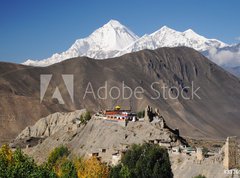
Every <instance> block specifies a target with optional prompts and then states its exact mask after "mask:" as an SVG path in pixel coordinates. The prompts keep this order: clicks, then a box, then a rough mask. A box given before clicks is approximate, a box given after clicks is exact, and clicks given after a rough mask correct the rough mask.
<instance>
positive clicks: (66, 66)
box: [0, 47, 240, 138]
mask: <svg viewBox="0 0 240 178" xmlns="http://www.w3.org/2000/svg"><path fill="white" fill-rule="evenodd" d="M14 66H15V67H14V69H18V68H19V65H17V64H16V65H14ZM20 66H21V67H22V68H24V70H16V72H12V73H8V74H7V75H4V76H3V77H1V80H0V93H1V95H2V96H4V97H3V98H1V100H0V108H1V113H2V114H4V115H7V114H9V113H11V114H12V115H13V116H14V120H13V123H8V122H7V121H6V122H7V123H5V122H4V124H5V125H4V127H3V128H4V130H3V129H2V130H1V132H3V133H1V134H2V135H5V136H6V135H7V136H11V137H13V136H16V134H17V133H18V132H19V131H21V130H22V129H24V128H25V127H26V126H28V125H31V124H33V123H35V122H36V121H37V120H38V119H39V118H41V117H45V116H46V115H48V114H50V113H54V112H58V111H73V110H77V109H82V108H86V109H88V110H93V109H94V111H97V110H100V109H111V108H113V107H114V106H115V105H116V104H118V105H121V106H122V108H126V109H129V107H130V106H131V108H132V109H133V110H134V111H141V110H142V109H144V108H145V107H146V105H151V106H152V107H156V108H159V109H160V112H161V113H162V115H163V116H164V118H165V119H166V122H167V124H168V125H169V126H170V127H172V128H179V130H180V132H181V135H183V136H192V137H198V138H199V137H201V138H204V137H210V136H211V137H213V138H216V137H217V138H223V137H226V136H228V135H239V128H238V125H239V124H240V123H239V122H240V121H239V117H238V116H239V109H238V107H239V105H240V103H239V102H240V91H239V87H240V82H239V79H238V78H236V77H234V76H233V75H231V74H230V73H228V72H227V71H225V70H224V69H222V68H221V67H219V66H217V65H216V64H215V63H213V62H211V61H210V60H208V59H207V58H205V57H204V56H203V55H202V54H200V53H199V52H197V51H196V50H193V49H191V48H187V47H175V48H168V47H164V48H159V49H157V50H142V51H138V52H133V53H130V54H125V55H123V56H120V57H117V58H110V59H106V60H95V59H91V58H88V57H77V58H73V59H69V60H65V61H63V62H61V63H56V64H54V65H51V66H48V67H29V66H22V65H20ZM1 67H2V69H1V72H2V71H3V73H4V71H6V70H8V69H7V68H10V67H9V66H8V67H7V66H5V65H1ZM41 74H51V75H53V80H52V82H50V85H49V87H48V90H47V92H46V94H45V96H44V99H43V101H42V103H40V101H39V91H40V88H39V85H40V75H41ZM61 74H72V75H74V81H75V82H74V91H76V93H75V95H74V96H75V97H74V103H72V101H71V98H70V97H69V95H68V91H67V90H66V87H65V84H64V83H63V79H62V76H61ZM106 81H107V82H108V87H112V86H116V87H121V86H122V81H124V84H125V85H126V86H128V87H130V88H132V89H134V88H136V87H138V86H141V87H143V88H144V94H143V95H142V96H143V99H142V100H138V99H134V98H131V99H128V100H124V99H122V98H120V99H116V100H115V99H111V98H110V97H108V98H107V99H106V100H103V99H100V98H97V99H96V98H94V97H93V96H92V95H87V97H86V98H85V99H83V98H84V93H85V91H86V88H87V85H88V83H89V82H91V83H92V86H93V89H94V91H95V92H96V90H97V89H98V88H99V87H102V86H104V84H105V82H106ZM192 81H193V82H194V85H195V86H196V87H198V86H200V87H201V90H200V93H199V94H200V96H201V100H198V99H197V98H195V99H193V100H184V99H183V98H178V99H176V100H165V99H163V98H160V99H157V100H153V99H151V97H152V96H153V97H156V95H157V94H156V92H154V91H153V90H152V89H151V87H150V86H151V84H152V83H154V82H158V83H159V85H158V86H157V88H156V89H157V90H158V89H160V88H159V87H161V86H163V85H166V86H168V87H177V88H178V89H182V88H183V87H184V86H189V85H191V82H192ZM56 86H57V87H58V88H59V90H60V92H61V94H62V95H63V99H64V101H65V104H64V105H61V104H59V103H58V102H56V100H54V99H52V94H53V91H54V89H55V88H56ZM160 93H161V94H162V91H160ZM184 93H185V94H186V95H187V96H189V95H190V94H191V91H190V90H185V91H184ZM126 94H127V93H126ZM173 94H174V92H173ZM33 106H34V107H33ZM209 110H211V112H209ZM19 111H21V112H19ZM29 113H30V114H29ZM238 123H239V124H238ZM11 129H12V130H11ZM1 138H3V137H1Z"/></svg>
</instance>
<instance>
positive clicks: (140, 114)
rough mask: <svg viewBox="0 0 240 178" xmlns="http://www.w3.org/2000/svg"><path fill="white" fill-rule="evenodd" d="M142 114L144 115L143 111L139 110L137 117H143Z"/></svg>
mask: <svg viewBox="0 0 240 178" xmlns="http://www.w3.org/2000/svg"><path fill="white" fill-rule="evenodd" d="M144 116H145V111H140V112H138V113H137V117H138V118H144Z"/></svg>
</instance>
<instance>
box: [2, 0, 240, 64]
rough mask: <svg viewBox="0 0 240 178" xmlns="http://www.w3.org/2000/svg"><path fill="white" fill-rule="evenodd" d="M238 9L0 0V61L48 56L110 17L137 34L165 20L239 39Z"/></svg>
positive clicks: (154, 1) (218, 4) (228, 5)
mask: <svg viewBox="0 0 240 178" xmlns="http://www.w3.org/2000/svg"><path fill="white" fill-rule="evenodd" d="M239 8H240V1H239V0H231V1H210V0H175V1H173V0H172V1H170V0H169V1H161V0H118V1H114V0H112V1H110V0H109V1H106V0H101V1H97V0H96V1H90V0H88V1H87V0H86V1H83V0H78V1H77V0H68V1H67V0H34V1H33V0H1V2H0V61H9V62H16V63H21V62H23V61H25V60H26V59H29V58H30V59H43V58H47V57H50V56H51V55H52V54H53V53H56V52H62V51H64V50H66V49H68V48H69V47H70V46H71V44H73V42H74V41H75V40H76V39H78V38H83V37H86V36H88V35H89V34H90V33H92V32H93V31H94V30H95V29H97V28H99V27H101V26H102V25H103V24H105V23H107V22H108V21H109V20H110V19H116V20H118V21H120V22H121V23H122V24H124V25H125V26H127V27H129V28H130V29H131V30H132V31H133V32H134V33H136V34H137V35H139V36H141V35H143V34H145V33H148V34H149V33H152V32H154V31H155V30H158V29H159V28H160V27H161V26H163V25H167V26H168V27H171V28H173V29H175V30H179V31H184V30H186V29H188V28H192V29H193V30H194V31H195V32H197V33H199V34H201V35H203V36H206V37H208V38H217V39H219V40H222V41H223V42H226V43H237V42H240V41H238V40H237V38H238V37H240V22H239V17H240V10H239Z"/></svg>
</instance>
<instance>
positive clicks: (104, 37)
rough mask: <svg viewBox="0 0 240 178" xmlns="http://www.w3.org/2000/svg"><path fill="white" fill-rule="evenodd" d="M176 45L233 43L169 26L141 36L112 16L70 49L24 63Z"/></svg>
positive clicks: (41, 63)
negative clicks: (112, 18)
mask: <svg viewBox="0 0 240 178" xmlns="http://www.w3.org/2000/svg"><path fill="white" fill-rule="evenodd" d="M175 46H187V47H191V48H194V49H196V50H198V51H200V52H203V51H208V50H210V49H212V48H217V49H218V48H224V47H228V46H229V45H227V44H225V43H223V42H221V41H219V40H216V39H207V38H205V37H203V36H200V35H198V34H197V33H195V32H194V31H193V30H191V29H189V30H186V31H184V32H179V31H176V30H173V29H171V28H168V27H167V26H164V27H162V28H160V29H159V30H157V31H156V32H154V33H152V34H150V35H144V36H142V37H141V38H139V37H138V36H137V35H135V34H134V33H133V32H132V31H130V30H129V29H128V28H127V27H125V26H124V25H122V24H121V23H120V22H118V21H116V20H110V21H109V22H108V23H107V24H105V25H103V26H102V27H101V28H99V29H97V30H96V31H94V32H93V33H92V34H91V35H90V36H88V37H87V38H83V39H78V40H76V42H75V43H74V44H73V45H72V46H71V47H70V48H69V49H68V50H67V51H65V52H63V53H60V54H58V53H57V54H54V55H53V56H52V57H50V58H47V59H43V60H39V61H34V60H27V61H26V62H24V63H23V64H25V65H34V66H48V65H51V64H54V63H58V62H61V61H63V60H65V59H69V58H73V57H78V56H88V57H91V58H94V59H106V58H111V57H117V56H121V55H123V54H126V53H130V52H134V51H139V50H142V49H156V48H160V47H175Z"/></svg>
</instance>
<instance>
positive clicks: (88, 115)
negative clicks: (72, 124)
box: [80, 111, 91, 125]
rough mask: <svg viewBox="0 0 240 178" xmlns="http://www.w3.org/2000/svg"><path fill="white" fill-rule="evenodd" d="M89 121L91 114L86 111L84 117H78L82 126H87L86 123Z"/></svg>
mask: <svg viewBox="0 0 240 178" xmlns="http://www.w3.org/2000/svg"><path fill="white" fill-rule="evenodd" d="M90 119H91V114H90V112H89V111H87V112H86V113H85V114H84V115H81V116H80V121H81V123H82V124H84V125H85V124H87V122H88V121H89V120H90Z"/></svg>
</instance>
